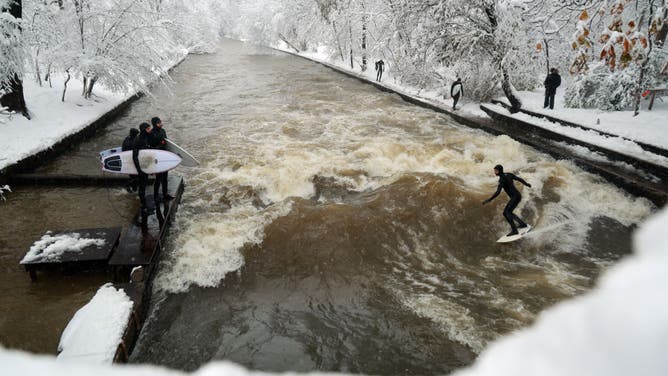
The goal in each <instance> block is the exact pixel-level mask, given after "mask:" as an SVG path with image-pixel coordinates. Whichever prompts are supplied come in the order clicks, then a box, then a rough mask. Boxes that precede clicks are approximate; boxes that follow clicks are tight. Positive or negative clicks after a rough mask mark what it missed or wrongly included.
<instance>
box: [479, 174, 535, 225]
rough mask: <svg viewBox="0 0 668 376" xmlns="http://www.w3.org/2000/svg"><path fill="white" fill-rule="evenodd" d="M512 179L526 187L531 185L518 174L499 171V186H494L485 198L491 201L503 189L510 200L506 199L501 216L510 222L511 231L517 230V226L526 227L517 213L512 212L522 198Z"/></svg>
mask: <svg viewBox="0 0 668 376" xmlns="http://www.w3.org/2000/svg"><path fill="white" fill-rule="evenodd" d="M513 180H517V181H518V182H520V183H522V184H524V185H526V186H527V187H531V184H529V183H527V182H526V181H524V179H522V178H520V177H519V176H515V175H513V174H510V173H501V174H499V186H498V188H496V192H494V195H492V197H490V198H489V199H487V200H486V201H487V202H489V201H492V200H494V199H495V198H496V197H497V196H498V195H499V194H500V193H501V190H502V189H503V190H504V191H505V192H506V194H507V195H508V197H510V201H508V204H507V205H506V207H505V209H503V216H504V217H505V218H506V221H508V223H510V228H511V229H512V232H517V227H526V225H527V224H526V223H524V221H522V220H521V219H520V217H518V216H517V215H515V214H514V213H513V210H515V208H516V207H517V205H518V204H519V203H520V201H521V200H522V195H521V194H520V191H518V190H517V188H515V184H514V183H513ZM515 222H517V225H515Z"/></svg>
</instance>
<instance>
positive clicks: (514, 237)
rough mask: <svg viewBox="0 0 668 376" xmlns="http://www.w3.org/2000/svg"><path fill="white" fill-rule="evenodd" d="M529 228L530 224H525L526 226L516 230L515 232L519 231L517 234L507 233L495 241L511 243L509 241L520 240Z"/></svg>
mask: <svg viewBox="0 0 668 376" xmlns="http://www.w3.org/2000/svg"><path fill="white" fill-rule="evenodd" d="M531 229H532V227H531V225H527V227H525V228H520V229H518V230H517V232H519V234H517V235H511V236H508V235H506V236H502V237H501V238H499V240H497V241H496V242H497V243H511V242H514V241H516V240H520V239H522V238H523V237H524V235H526V234H527V233H528V232H529V231H531Z"/></svg>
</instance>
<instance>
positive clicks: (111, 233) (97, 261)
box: [20, 227, 121, 280]
mask: <svg viewBox="0 0 668 376" xmlns="http://www.w3.org/2000/svg"><path fill="white" fill-rule="evenodd" d="M50 235H52V236H59V235H66V236H68V235H69V236H75V235H77V236H79V237H80V238H88V239H103V240H104V244H103V245H99V246H98V245H91V246H88V247H85V248H83V249H82V250H80V251H76V252H67V251H66V252H63V253H62V254H60V255H58V256H52V255H49V254H44V253H43V254H40V255H38V256H37V257H35V258H34V259H31V260H27V261H24V260H22V261H21V262H20V264H21V265H23V266H24V267H25V269H26V271H27V272H28V273H30V278H31V279H33V280H34V279H36V278H37V271H38V270H47V269H54V268H61V269H71V268H91V267H95V266H105V265H106V264H107V262H108V260H109V258H110V256H111V254H112V252H113V250H114V248H115V247H116V245H117V244H118V239H119V237H120V235H121V227H114V228H92V229H78V230H65V231H60V232H56V233H52V234H50ZM26 255H28V253H26Z"/></svg>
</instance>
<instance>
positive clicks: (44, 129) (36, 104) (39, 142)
mask: <svg viewBox="0 0 668 376" xmlns="http://www.w3.org/2000/svg"><path fill="white" fill-rule="evenodd" d="M63 81H64V77H62V76H54V77H53V87H52V88H51V87H49V84H48V83H45V84H43V86H41V87H40V86H39V85H37V83H35V82H34V81H33V80H30V79H26V80H25V81H24V83H23V84H24V94H25V98H26V103H27V104H28V110H29V111H30V115H31V116H32V119H31V120H28V119H26V118H25V117H23V116H21V115H20V114H14V115H12V116H11V118H8V117H6V116H2V115H0V150H2V152H0V170H2V169H4V168H5V167H8V166H10V165H12V164H14V163H16V162H18V161H20V160H22V159H24V158H26V157H29V156H31V155H33V154H36V153H39V152H40V151H42V150H46V149H48V148H50V147H51V146H53V145H54V144H56V143H57V142H59V141H61V140H62V139H64V138H65V137H67V136H69V135H71V134H73V133H76V132H78V131H80V130H82V129H84V128H86V126H88V125H89V124H90V123H92V122H94V121H95V120H97V119H98V118H100V117H101V116H102V115H104V114H105V113H107V112H109V111H110V110H112V109H113V108H114V107H116V106H117V105H118V104H120V103H121V102H123V101H124V100H125V99H127V98H129V97H131V96H132V95H133V94H127V95H120V94H114V93H111V92H109V91H107V90H105V88H104V87H102V86H101V85H98V86H97V87H96V88H95V90H94V92H93V93H94V96H93V98H92V99H90V100H86V99H84V98H83V97H82V96H81V90H82V83H81V81H80V80H75V79H72V80H70V82H69V84H68V87H67V93H66V97H65V102H61V100H60V99H61V95H62V92H63Z"/></svg>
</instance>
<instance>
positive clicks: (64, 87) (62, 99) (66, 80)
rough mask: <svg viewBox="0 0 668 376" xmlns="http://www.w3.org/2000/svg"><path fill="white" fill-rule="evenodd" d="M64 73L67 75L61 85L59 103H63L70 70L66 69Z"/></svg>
mask: <svg viewBox="0 0 668 376" xmlns="http://www.w3.org/2000/svg"><path fill="white" fill-rule="evenodd" d="M65 73H67V78H66V79H65V83H64V84H63V96H62V97H61V98H60V101H61V102H65V93H66V92H67V83H68V82H70V70H69V69H66V70H65Z"/></svg>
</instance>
